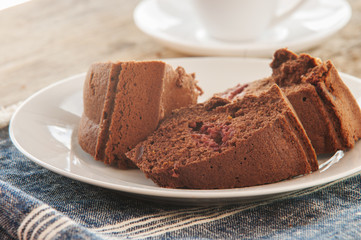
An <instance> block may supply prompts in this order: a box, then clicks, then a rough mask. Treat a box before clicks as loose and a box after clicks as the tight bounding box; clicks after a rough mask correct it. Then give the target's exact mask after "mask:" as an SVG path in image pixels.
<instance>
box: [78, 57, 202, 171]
mask: <svg viewBox="0 0 361 240" xmlns="http://www.w3.org/2000/svg"><path fill="white" fill-rule="evenodd" d="M194 78H195V76H194V74H186V72H185V71H184V69H183V68H182V67H178V68H177V69H175V70H174V69H173V68H172V67H171V66H170V65H168V64H166V63H164V62H162V61H141V62H136V61H131V62H118V63H111V62H108V63H96V64H93V65H92V66H91V67H90V69H89V71H88V73H87V76H86V80H85V83H84V89H83V91H84V92H83V99H84V112H83V115H82V117H81V121H80V125H79V129H78V140H79V144H80V146H81V147H82V148H83V149H84V151H86V152H88V153H89V154H91V155H92V156H94V158H95V159H96V160H99V161H103V162H104V163H106V164H110V165H114V166H117V167H119V168H121V169H127V168H135V167H136V166H135V165H134V163H133V162H132V161H130V160H129V159H127V158H126V157H125V155H124V153H125V152H127V151H129V150H130V149H131V148H133V147H134V146H135V145H136V144H137V143H138V142H139V141H141V140H144V139H145V138H146V137H147V136H148V135H149V134H150V133H152V132H153V131H154V130H155V129H156V128H157V126H158V124H159V121H160V120H162V119H163V118H164V117H165V116H167V115H169V114H170V113H171V111H172V110H173V109H177V108H180V107H184V106H189V105H193V104H196V103H197V97H198V95H199V93H200V91H201V90H200V89H199V87H198V86H197V85H196V81H195V79H194Z"/></svg>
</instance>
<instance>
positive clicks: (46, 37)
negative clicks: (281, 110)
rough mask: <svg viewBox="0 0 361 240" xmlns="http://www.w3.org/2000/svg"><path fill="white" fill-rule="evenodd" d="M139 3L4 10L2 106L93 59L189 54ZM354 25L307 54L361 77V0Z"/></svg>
mask: <svg viewBox="0 0 361 240" xmlns="http://www.w3.org/2000/svg"><path fill="white" fill-rule="evenodd" d="M138 2H139V1H134V0H133V1H129V0H107V1H96V0H77V1H74V0H62V1H50V0H31V1H29V2H27V3H24V4H21V5H18V6H15V7H11V8H8V9H5V10H2V11H0V33H1V36H2V37H1V38H0V107H1V106H4V107H6V106H9V105H11V104H14V103H17V102H19V101H22V100H24V99H26V98H27V97H28V96H30V95H31V94H32V93H34V92H35V91H37V90H39V89H41V88H43V87H45V86H47V85H49V84H51V83H53V82H56V81H59V80H62V79H64V78H66V77H69V76H72V75H75V74H78V73H81V72H85V71H87V69H88V67H89V65H90V64H91V63H93V62H98V61H108V60H144V59H155V58H173V57H185V56H187V55H184V54H182V53H179V52H176V51H173V50H171V49H168V48H166V47H164V46H162V45H161V44H160V43H158V42H157V41H155V40H153V39H152V38H151V37H149V36H147V35H146V34H144V33H143V32H141V31H140V30H139V29H138V28H137V27H136V26H135V24H134V21H133V17H132V14H133V10H134V8H135V6H136V5H137V4H138ZM349 2H350V4H351V6H352V13H353V15H352V18H351V20H350V22H349V23H348V25H347V26H346V27H345V28H343V29H342V30H341V31H339V32H338V33H337V34H335V35H334V36H332V37H330V38H329V39H327V40H326V41H325V42H324V43H323V44H321V45H320V46H317V47H315V48H313V49H309V50H307V51H306V52H308V53H310V54H312V55H313V56H317V57H320V58H322V59H323V60H326V59H331V60H332V61H333V62H334V63H335V65H336V66H337V68H338V69H339V70H340V71H342V72H346V73H348V74H351V75H354V76H356V77H361V68H360V67H359V65H360V62H361V59H360V56H361V1H358V0H349Z"/></svg>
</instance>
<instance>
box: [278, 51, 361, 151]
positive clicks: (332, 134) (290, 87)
mask: <svg viewBox="0 0 361 240" xmlns="http://www.w3.org/2000/svg"><path fill="white" fill-rule="evenodd" d="M271 68H272V70H273V74H272V77H271V80H272V81H274V82H276V83H277V84H278V86H279V87H280V88H281V89H282V90H283V91H284V93H285V94H286V96H287V98H288V99H289V101H290V102H291V104H292V106H293V108H294V109H295V111H296V113H297V115H298V117H299V119H300V120H301V122H302V124H303V127H304V128H305V130H306V132H307V135H308V137H309V138H310V139H311V143H312V145H313V147H314V148H315V150H316V153H317V154H322V153H334V152H335V151H337V150H344V149H348V148H352V147H353V146H354V145H355V142H356V141H357V140H358V139H360V138H361V110H360V107H359V105H358V104H357V102H356V100H355V98H354V97H353V96H352V94H351V92H350V90H349V89H348V87H347V86H346V85H345V84H344V82H343V81H342V79H341V77H340V75H339V74H338V72H337V70H336V68H335V66H334V65H333V64H332V62H331V61H326V62H322V61H321V60H320V59H316V58H314V57H311V56H310V55H308V54H300V55H296V54H295V53H293V52H291V51H289V50H287V49H280V50H278V51H276V52H275V54H274V59H273V61H272V63H271Z"/></svg>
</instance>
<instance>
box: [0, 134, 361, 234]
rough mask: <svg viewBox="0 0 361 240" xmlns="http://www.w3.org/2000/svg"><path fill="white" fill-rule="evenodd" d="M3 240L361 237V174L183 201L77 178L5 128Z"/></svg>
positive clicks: (1, 152) (0, 193) (0, 204)
mask: <svg viewBox="0 0 361 240" xmlns="http://www.w3.org/2000/svg"><path fill="white" fill-rule="evenodd" d="M0 169H1V170H0V239H360V238H361V204H360V203H361V179H360V176H359V175H355V176H352V177H350V178H348V179H344V180H341V181H338V182H336V183H331V184H328V185H325V186H322V187H318V188H311V189H307V190H304V191H301V192H296V193H292V194H290V195H288V196H284V197H282V198H279V199H276V200H273V201H265V202H258V203H248V204H234V205H220V206H197V207H195V206H177V205H172V204H165V203H164V202H157V201H156V200H155V201H153V202H151V201H148V200H146V199H136V198H133V197H132V196H126V195H124V194H123V193H121V192H118V191H113V190H108V189H104V188H100V187H96V186H92V185H88V184H85V183H82V182H78V181H75V180H71V179H68V178H65V177H63V176H60V175H58V174H55V173H53V172H51V171H49V170H47V169H44V168H42V167H40V166H38V165H36V164H34V163H33V162H31V161H30V160H29V159H27V158H26V157H25V156H24V155H23V154H22V153H20V152H19V151H18V150H17V149H16V148H15V147H14V145H13V144H12V143H11V141H10V140H9V135H8V130H7V128H2V129H0Z"/></svg>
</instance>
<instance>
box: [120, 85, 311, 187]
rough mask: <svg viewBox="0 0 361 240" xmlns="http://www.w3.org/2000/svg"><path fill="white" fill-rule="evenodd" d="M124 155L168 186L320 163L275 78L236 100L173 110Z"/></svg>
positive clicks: (264, 179)
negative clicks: (263, 88)
mask: <svg viewBox="0 0 361 240" xmlns="http://www.w3.org/2000/svg"><path fill="white" fill-rule="evenodd" d="M241 93H242V90H240V91H238V93H237V94H235V95H238V94H241ZM126 155H127V156H128V157H129V158H130V159H131V160H132V161H133V162H134V163H136V164H137V166H138V167H139V168H140V169H141V170H142V171H143V172H144V173H145V175H146V176H147V177H148V178H150V179H152V180H153V181H154V182H155V183H156V184H158V185H159V186H161V187H168V188H191V189H224V188H237V187H246V186H253V185H260V184H265V183H273V182H277V181H281V180H284V179H289V178H291V177H295V176H298V175H303V174H308V173H310V172H311V171H316V170H317V169H318V163H317V159H316V154H315V152H314V150H313V148H312V146H311V143H310V140H309V139H308V137H307V135H306V133H305V131H304V129H303V127H302V125H301V123H300V122H299V120H298V118H297V116H296V114H295V112H294V110H293V108H292V106H291V105H290V103H289V101H288V100H287V98H286V97H285V96H284V94H283V93H282V91H281V90H280V89H279V87H278V86H277V85H276V84H274V85H271V86H270V87H269V88H266V87H265V90H264V91H260V92H259V94H257V95H252V94H247V95H245V96H243V97H242V98H240V99H238V100H237V101H233V102H232V101H231V100H228V99H227V98H222V97H217V96H216V97H213V98H211V99H210V100H209V101H207V102H205V103H201V104H197V105H195V106H192V107H188V108H181V109H179V110H175V111H173V113H172V114H171V115H170V116H169V117H168V118H167V119H165V120H164V121H163V122H162V123H161V124H160V126H159V127H158V129H157V130H156V131H155V132H154V133H153V134H151V135H150V136H149V137H148V138H147V139H146V140H145V141H143V142H140V143H139V144H137V146H136V147H135V148H134V149H133V150H131V151H130V152H128V153H126Z"/></svg>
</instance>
